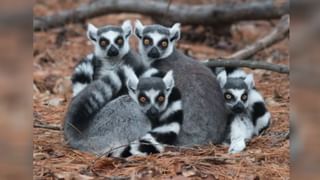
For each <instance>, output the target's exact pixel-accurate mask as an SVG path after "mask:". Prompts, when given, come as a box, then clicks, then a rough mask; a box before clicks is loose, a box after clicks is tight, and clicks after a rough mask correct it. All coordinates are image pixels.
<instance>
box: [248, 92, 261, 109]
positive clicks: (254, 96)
mask: <svg viewBox="0 0 320 180" xmlns="http://www.w3.org/2000/svg"><path fill="white" fill-rule="evenodd" d="M255 102H264V100H263V97H262V95H261V94H260V93H259V92H258V91H257V90H255V89H251V90H250V91H249V94H248V104H249V106H252V105H253V104H254V103H255Z"/></svg>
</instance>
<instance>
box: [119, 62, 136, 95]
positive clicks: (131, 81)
mask: <svg viewBox="0 0 320 180" xmlns="http://www.w3.org/2000/svg"><path fill="white" fill-rule="evenodd" d="M123 71H124V74H125V76H126V77H127V84H126V85H127V88H128V90H129V91H131V92H133V93H135V92H136V90H137V87H138V82H139V79H138V77H137V75H136V73H135V72H134V71H133V69H132V68H131V67H129V66H124V67H123Z"/></svg>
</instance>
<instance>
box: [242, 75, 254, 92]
mask: <svg viewBox="0 0 320 180" xmlns="http://www.w3.org/2000/svg"><path fill="white" fill-rule="evenodd" d="M244 82H245V83H246V84H247V86H248V88H249V89H252V88H254V86H255V83H254V78H253V74H248V75H247V77H246V78H245V79H244Z"/></svg>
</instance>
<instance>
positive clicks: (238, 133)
mask: <svg viewBox="0 0 320 180" xmlns="http://www.w3.org/2000/svg"><path fill="white" fill-rule="evenodd" d="M253 133H254V127H253V124H252V122H251V120H250V119H249V118H248V117H245V116H242V117H241V116H236V117H235V119H234V120H233V122H232V123H231V132H230V140H231V144H230V147H229V153H238V152H241V151H243V150H244V149H245V147H246V143H245V142H246V140H248V139H251V137H252V135H253Z"/></svg>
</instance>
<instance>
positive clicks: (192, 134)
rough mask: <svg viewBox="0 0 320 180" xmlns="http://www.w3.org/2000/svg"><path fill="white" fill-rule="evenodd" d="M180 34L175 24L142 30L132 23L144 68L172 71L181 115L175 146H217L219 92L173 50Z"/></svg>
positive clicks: (208, 76)
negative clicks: (181, 111)
mask: <svg viewBox="0 0 320 180" xmlns="http://www.w3.org/2000/svg"><path fill="white" fill-rule="evenodd" d="M180 34H181V33H180V24H179V23H176V24H174V25H173V26H172V27H164V26H162V25H158V24H154V25H146V26H144V25H143V24H142V23H141V22H140V21H139V20H137V21H136V23H135V35H136V36H137V37H138V39H139V53H140V55H141V57H142V59H143V61H144V64H146V65H149V66H151V67H153V68H156V69H158V70H160V71H164V72H167V71H168V70H170V69H173V71H174V73H175V77H174V78H175V81H176V85H177V87H178V88H179V89H180V90H181V94H182V99H183V102H184V104H183V110H184V112H185V113H184V120H185V121H184V123H183V128H182V130H181V133H180V135H179V138H178V141H179V144H181V145H194V144H204V143H208V142H213V143H220V142H221V141H222V139H223V133H224V130H225V127H226V121H225V120H226V119H227V117H226V115H227V114H226V110H225V107H224V106H221V104H223V103H224V99H223V96H222V93H221V89H220V87H219V84H218V82H217V81H216V79H215V78H214V77H213V76H212V73H211V72H210V70H209V69H208V68H207V67H205V66H204V65H202V64H200V63H198V62H197V61H195V60H194V59H192V58H190V57H187V56H186V55H184V54H183V53H181V52H179V51H178V50H177V49H176V48H175V45H176V42H177V41H178V40H179V39H180ZM208 82H209V83H208ZM208 107H212V108H208Z"/></svg>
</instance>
